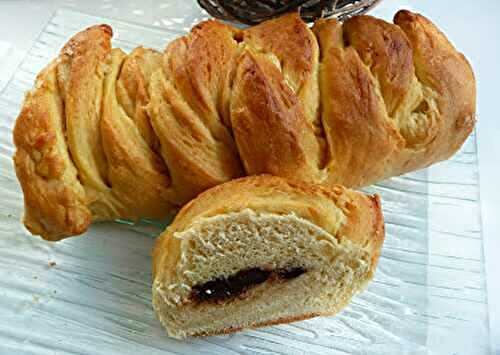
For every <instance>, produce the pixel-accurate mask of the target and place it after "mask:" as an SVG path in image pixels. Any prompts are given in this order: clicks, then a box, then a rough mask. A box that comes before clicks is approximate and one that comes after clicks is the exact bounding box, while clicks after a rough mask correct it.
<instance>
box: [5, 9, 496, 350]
mask: <svg viewBox="0 0 500 355" xmlns="http://www.w3.org/2000/svg"><path fill="white" fill-rule="evenodd" d="M191 20H192V19H188V20H187V22H186V21H184V20H183V19H182V18H178V19H177V20H175V19H172V20H171V22H169V23H170V24H171V25H172V26H174V27H175V23H176V21H177V22H179V24H181V25H182V26H180V27H179V28H180V29H181V31H182V30H183V29H184V27H185V25H186V24H190V23H191ZM163 21H170V20H168V19H165V18H164V19H163ZM183 21H184V22H183ZM103 22H104V23H109V24H110V25H112V26H113V28H114V32H115V38H114V44H115V45H116V46H120V47H122V48H123V49H125V50H130V49H131V48H133V47H135V46H137V45H139V44H143V45H145V46H151V47H154V48H158V49H162V48H164V46H165V45H166V43H167V42H168V41H169V40H171V39H173V38H175V37H176V36H178V35H179V33H180V31H179V32H176V31H175V30H173V29H172V30H165V29H159V28H154V27H145V26H142V25H137V24H131V23H126V22H120V21H115V20H109V19H105V18H99V17H94V16H90V15H85V14H82V13H78V12H75V11H72V10H60V11H58V12H56V13H55V15H54V16H53V17H52V19H51V20H50V22H49V23H48V24H47V26H46V27H45V29H44V31H43V32H42V33H41V34H40V36H39V37H38V39H37V41H36V44H35V45H34V46H33V48H32V49H31V51H30V52H29V54H28V56H27V58H26V59H25V60H24V61H23V62H22V64H21V66H20V67H19V68H18V70H17V72H16V74H15V75H14V77H13V78H12V79H11V81H10V82H9V84H8V85H7V87H6V88H5V90H4V91H3V93H2V94H1V96H0V201H1V203H0V353H1V354H4V353H5V354H19V353H36V354H53V353H79V354H80V353H84V354H113V353H121V354H138V353H145V354H156V353H168V352H170V353H242V352H244V353H253V354H257V353H259V354H261V353H285V354H301V353H317V354H325V353H356V354H366V353H376V354H388V353H397V354H400V353H411V354H424V353H440V354H485V353H488V352H489V333H488V318H487V317H488V306H487V301H486V291H485V289H486V285H485V276H484V266H483V264H484V263H483V250H482V247H483V243H482V236H481V224H480V209H479V196H478V176H477V155H476V144H475V137H474V136H472V137H471V138H470V139H469V140H468V141H467V143H466V144H465V146H464V147H463V149H462V150H461V151H460V153H458V154H456V155H455V156H454V157H453V158H452V159H451V160H449V161H447V162H444V163H440V164H437V165H435V166H433V167H432V168H430V169H427V170H423V171H419V172H415V173H412V174H408V175H405V176H403V177H398V178H393V179H391V180H389V181H386V182H383V183H381V184H379V185H377V186H373V187H370V188H368V189H367V190H368V191H370V192H377V193H379V194H380V195H381V196H382V201H383V209H384V214H385V219H386V230H387V236H386V241H385V245H384V248H383V252H382V257H381V259H380V264H379V268H378V271H377V275H376V277H375V280H374V281H373V282H372V283H371V284H370V286H369V288H368V290H366V291H365V292H364V293H362V294H360V295H358V296H357V297H355V298H354V300H353V302H352V303H351V304H350V306H349V307H347V309H345V310H344V311H343V312H342V313H340V314H339V315H337V316H336V317H331V318H317V319H312V320H307V321H303V322H298V323H294V324H289V325H282V326H275V327H270V328H265V329H261V330H248V331H244V332H241V333H238V334H234V335H230V336H221V337H211V338H204V339H192V340H189V341H186V342H180V341H175V340H172V339H169V338H167V336H166V335H165V334H164V331H163V330H162V328H161V327H160V324H159V322H158V321H157V320H156V318H155V316H154V313H153V310H152V308H151V295H150V282H151V272H150V269H151V267H150V264H151V257H150V251H151V248H152V245H153V243H154V238H152V237H151V236H152V235H157V234H158V233H159V232H160V231H161V228H160V227H159V226H158V225H156V224H155V223H147V222H145V221H144V222H141V224H140V225H135V226H134V225H127V224H117V223H103V224H98V225H94V226H92V228H91V229H90V231H89V232H88V233H86V234H85V235H84V236H82V237H79V238H71V239H68V240H64V241H63V242H60V243H49V242H45V241H42V240H41V239H39V238H33V237H31V236H30V235H29V234H28V233H27V232H26V231H25V230H24V228H23V227H22V225H21V223H20V222H19V221H20V219H21V216H22V212H23V206H22V193H21V190H20V187H19V185H18V183H17V181H16V177H15V173H14V170H13V167H12V161H11V156H12V154H13V152H14V149H13V145H12V139H11V131H12V126H13V123H14V120H15V118H16V115H17V114H18V111H19V108H20V105H21V102H22V98H23V93H24V92H25V91H26V90H27V89H29V88H31V86H32V83H33V79H34V77H35V75H36V73H37V72H38V71H39V70H40V69H41V68H42V67H43V66H44V65H45V64H46V63H48V61H49V60H50V59H51V58H53V57H54V56H55V55H56V53H57V52H58V50H59V48H60V47H61V46H62V45H63V43H64V42H65V41H66V40H67V39H68V37H69V36H71V35H72V34H74V33H75V32H77V31H79V30H80V29H82V28H84V27H86V26H89V25H91V24H95V23H103ZM164 25H167V23H165V24H164Z"/></svg>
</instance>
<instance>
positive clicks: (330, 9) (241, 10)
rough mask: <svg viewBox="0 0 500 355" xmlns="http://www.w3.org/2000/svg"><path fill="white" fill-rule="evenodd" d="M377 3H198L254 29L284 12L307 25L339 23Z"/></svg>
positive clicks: (355, 0) (253, 0) (324, 0)
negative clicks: (326, 21) (324, 19)
mask: <svg viewBox="0 0 500 355" xmlns="http://www.w3.org/2000/svg"><path fill="white" fill-rule="evenodd" d="M379 1H381V0H198V3H199V4H200V5H201V6H202V7H203V8H204V9H205V10H207V11H208V12H209V13H210V14H211V15H212V16H214V17H217V18H219V19H223V20H227V21H234V22H241V23H244V24H247V25H255V24H257V23H259V22H262V21H265V20H268V19H270V18H272V17H276V16H279V15H281V14H283V13H285V12H291V11H296V10H297V9H298V10H299V11H300V15H301V16H302V18H303V19H304V20H305V21H307V22H311V21H314V20H316V19H318V18H320V17H330V16H334V17H336V18H338V19H340V20H342V19H344V18H346V17H349V16H353V15H359V14H362V13H365V12H366V11H368V10H369V9H370V8H372V7H373V6H375V5H376V4H377V3H378V2H379Z"/></svg>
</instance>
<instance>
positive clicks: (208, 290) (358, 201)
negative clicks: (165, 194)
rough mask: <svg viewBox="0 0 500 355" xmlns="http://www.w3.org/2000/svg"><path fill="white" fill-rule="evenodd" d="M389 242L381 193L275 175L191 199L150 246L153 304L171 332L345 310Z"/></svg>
mask: <svg viewBox="0 0 500 355" xmlns="http://www.w3.org/2000/svg"><path fill="white" fill-rule="evenodd" d="M383 240H384V226H383V217H382V213H381V208H380V201H379V199H378V197H377V196H366V195H364V194H362V193H359V192H355V191H351V190H347V189H345V188H343V187H341V186H335V187H333V188H331V189H325V188H322V187H319V186H314V185H309V184H303V183H292V182H288V181H286V180H284V179H282V178H278V177H273V176H270V175H262V176H255V177H247V178H242V179H237V180H233V181H231V182H228V183H225V184H222V185H219V186H217V187H215V188H212V189H210V190H208V191H206V192H204V193H202V194H201V195H199V196H198V197H197V198H196V199H194V200H193V201H191V202H190V203H189V204H187V205H186V206H185V207H184V208H183V209H182V210H181V211H180V213H179V214H178V215H177V217H176V219H175V221H174V222H173V223H172V224H171V225H170V226H169V227H168V228H167V230H166V231H165V233H164V234H163V235H162V236H161V237H160V238H159V239H158V241H157V242H156V245H155V249H154V253H153V290H152V291H153V304H154V308H155V310H156V312H157V314H158V317H159V319H160V320H161V322H162V323H163V325H164V326H165V328H166V330H167V332H168V334H169V335H170V336H172V337H175V338H185V337H187V336H201V335H215V334H223V333H230V332H234V331H237V330H240V329H243V328H247V327H261V326H266V325H271V324H279V323H287V322H291V321H295V320H301V319H306V318H311V317H315V316H319V315H332V314H335V313H337V312H338V311H339V310H341V309H342V308H343V307H344V306H345V305H346V304H347V303H348V302H349V300H350V299H351V297H352V296H353V294H355V293H356V292H357V291H359V290H361V289H363V287H364V286H365V285H366V284H367V282H368V281H369V280H370V279H371V278H372V277H373V274H374V271H375V267H376V265H377V261H378V257H379V254H380V249H381V247H382V243H383Z"/></svg>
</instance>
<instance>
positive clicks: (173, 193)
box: [14, 11, 476, 238]
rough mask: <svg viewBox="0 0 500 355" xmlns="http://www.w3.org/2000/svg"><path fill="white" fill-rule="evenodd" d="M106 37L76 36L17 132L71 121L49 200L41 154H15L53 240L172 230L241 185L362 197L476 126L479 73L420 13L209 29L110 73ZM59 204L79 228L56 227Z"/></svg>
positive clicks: (22, 147)
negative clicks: (166, 222) (118, 225)
mask: <svg viewBox="0 0 500 355" xmlns="http://www.w3.org/2000/svg"><path fill="white" fill-rule="evenodd" d="M111 35H112V31H111V28H110V27H109V26H106V25H100V26H93V27H91V28H89V29H87V30H85V31H82V32H81V33H79V34H77V35H75V36H74V37H73V38H72V39H71V40H70V41H69V42H68V44H67V45H66V46H65V47H64V48H63V50H62V51H61V54H60V56H59V58H58V59H57V60H56V61H55V62H54V64H53V65H52V66H51V69H50V73H51V74H50V75H49V74H47V72H45V74H43V75H42V76H45V77H47V76H49V77H50V76H54V75H55V77H56V79H57V80H55V79H53V80H52V79H50V80H52V81H54V84H53V85H52V86H53V89H51V91H50V92H49V91H46V90H45V89H43V85H42V86H40V87H37V88H35V90H34V92H33V93H32V94H31V95H30V96H29V98H28V99H27V100H26V102H25V104H24V107H23V110H22V112H21V114H20V117H19V121H20V122H18V126H19V127H22V128H16V131H17V133H16V132H14V134H15V135H17V136H20V135H22V133H20V132H24V131H29V130H30V128H29V127H28V125H29V124H33V125H35V126H36V125H38V128H39V129H38V130H35V131H37V132H38V133H37V134H38V135H40V136H43V135H45V136H46V137H51V135H53V134H54V132H55V128H54V126H53V122H60V126H61V127H60V128H57V129H56V131H57V132H59V133H58V134H59V135H58V137H59V138H58V139H57V140H56V141H57V144H55V143H47V144H49V145H50V144H52V145H54V146H57V147H58V149H57V150H53V153H51V154H52V155H50V156H51V157H52V158H50V159H49V158H45V160H44V161H45V163H43V164H42V165H43V166H45V168H43V169H46V167H47V166H52V165H54V166H56V165H57V166H61V167H62V166H64V167H65V168H64V169H63V168H58V169H62V170H64V171H66V172H69V171H72V172H71V174H69V173H68V174H66V175H64V176H65V178H64V179H63V178H59V177H57V178H51V179H52V180H50V181H51V184H50V187H49V186H48V185H47V186H46V185H39V182H37V181H38V180H36V179H34V180H33V182H32V178H31V177H30V176H32V175H36V174H39V173H35V172H34V171H35V170H34V169H36V168H35V167H33V168H30V169H31V170H30V169H29V168H28V164H27V161H29V159H28V158H27V157H28V156H30V157H31V158H30V159H34V158H33V156H35V155H37V154H38V153H37V152H36V149H35V148H34V147H33V146H32V143H29V144H28V143H27V142H23V141H22V139H21V138H19V137H18V138H17V141H16V145H17V146H18V152H17V153H16V158H15V162H16V169H17V171H18V175H19V176H20V178H19V179H20V181H21V184H22V186H23V190H24V191H25V195H28V196H27V197H26V200H27V203H26V206H27V208H26V218H25V220H26V224H27V225H29V228H30V230H32V231H33V232H34V233H40V234H42V235H43V236H45V237H47V238H55V237H54V236H55V235H57V238H61V237H64V236H68V235H71V234H73V233H75V232H77V233H81V232H83V231H84V230H85V228H86V226H87V225H88V223H89V221H88V220H89V219H92V220H103V219H112V218H116V217H128V218H139V217H141V216H146V215H148V216H156V217H161V216H164V215H166V214H168V213H169V212H168V211H170V210H171V209H172V208H173V207H174V206H180V205H182V204H184V203H185V202H187V201H189V200H190V199H192V198H193V197H194V196H196V195H197V194H198V193H200V192H202V191H204V190H206V189H208V188H210V187H213V186H215V185H218V184H221V183H224V182H226V181H228V180H231V179H233V178H235V177H239V176H243V175H251V174H259V173H270V174H274V175H278V176H282V177H285V178H288V179H293V180H299V181H307V182H313V183H317V184H322V185H324V186H334V185H335V184H342V185H345V186H348V187H357V186H364V185H367V184H370V183H374V182H377V181H379V180H381V179H384V178H387V177H390V176H394V175H399V174H402V173H405V172H408V171H411V170H415V169H419V168H423V167H426V166H428V165H430V164H432V163H434V162H437V161H439V160H442V159H446V158H447V157H449V156H450V155H451V154H453V153H454V152H455V151H456V150H458V149H459V148H460V146H461V145H462V143H463V142H464V140H465V139H466V138H467V136H468V135H469V134H470V132H471V131H472V129H473V127H474V122H475V120H474V115H475V95H476V92H475V81H474V75H473V73H472V70H471V68H470V66H469V64H468V63H467V61H466V59H465V58H464V57H463V55H462V54H460V53H459V52H457V51H456V50H455V48H453V46H452V45H451V44H450V43H449V41H448V40H447V39H446V37H445V36H444V35H443V34H442V33H441V32H440V31H439V30H438V29H437V28H436V27H435V26H434V25H433V24H432V23H431V22H430V21H429V20H427V19H425V18H424V17H422V16H420V15H417V14H413V13H411V12H409V11H400V12H398V14H396V16H395V19H394V24H391V23H388V22H385V21H382V20H378V19H375V18H372V17H369V16H359V17H354V18H352V19H349V20H348V21H346V23H344V24H343V25H342V24H340V23H338V22H336V21H335V20H320V21H318V22H317V23H316V24H315V26H314V28H313V31H311V30H310V29H309V28H308V27H307V26H306V25H305V24H304V23H303V22H302V21H301V20H300V18H299V16H298V15H297V14H289V15H285V16H282V17H280V18H278V19H275V20H272V21H268V22H265V23H262V24H260V25H258V26H255V27H251V28H249V29H246V30H239V29H236V28H233V27H231V26H229V25H226V24H222V23H219V22H216V21H206V22H203V23H201V24H199V25H197V26H195V27H194V28H193V30H192V31H191V33H190V34H188V35H187V36H184V37H182V38H179V39H178V40H175V41H174V42H172V43H171V44H170V45H169V46H168V47H167V49H166V50H165V51H164V52H163V53H158V52H155V51H153V50H149V49H144V48H137V49H135V50H134V51H133V52H132V53H131V54H130V55H128V56H127V55H125V54H123V53H122V54H121V59H120V60H119V61H118V63H114V64H113V63H112V53H115V54H114V55H115V56H116V53H117V50H116V49H115V50H114V51H112V49H111V42H110V39H111ZM44 80H45V81H47V80H48V79H44ZM50 80H49V81H50ZM42 81H43V80H42ZM105 88H107V91H105V90H104V89H105ZM47 100H49V101H47ZM48 102H50V103H48ZM56 106H57V107H60V109H55V108H54V107H56ZM28 113H29V114H28ZM28 115H29V116H30V117H38V118H36V119H35V118H30V119H28V118H26V116H28ZM47 115H48V116H50V117H47ZM28 122H31V123H28ZM42 122H51V125H49V124H45V123H43V124H42ZM33 134H34V133H33ZM45 139H48V140H49V141H50V139H49V138H45ZM17 142H19V143H17ZM30 144H31V145H30ZM68 151H69V153H70V154H68ZM61 154H62V155H61ZM64 154H66V155H64ZM56 161H57V162H62V163H57V164H56V163H55V162H56ZM49 162H50V163H49ZM37 164H38V163H37ZM40 164H41V163H40ZM39 169H42V168H39ZM68 169H69V170H68ZM71 169H73V170H71ZM56 170H57V169H56ZM28 171H31V172H28ZM139 185H140V187H139V188H138V186H139ZM37 189H46V190H47V191H42V192H36V193H35V192H30V191H36V190H37ZM55 190H57V191H67V192H66V193H64V194H63V195H65V196H68V197H67V198H66V199H65V201H66V200H67V201H72V202H64V203H63V205H64V204H66V205H68V206H69V205H71V206H79V207H78V208H76V207H75V208H76V210H74V212H71V215H74V216H78V217H74V218H73V217H72V218H70V217H64V218H63V217H62V216H63V213H62V212H57V214H58V215H60V216H59V217H57V218H56V217H55V214H56V212H53V211H52V210H51V209H52V208H54V209H55V210H58V208H59V207H60V206H61V205H62V203H61V202H60V201H59V202H58V196H59V195H56V194H52V193H50V192H49V191H55ZM63 195H60V196H63ZM47 199H48V200H47ZM45 200H47V201H45ZM76 201H78V202H76ZM42 205H44V206H45V207H35V206H42ZM58 206H59V207H58ZM86 209H88V210H90V211H91V212H90V213H91V215H92V216H91V217H89V216H88V213H89V212H88V211H87V212H84V211H85V210H86ZM35 210H36V211H35ZM62 211H66V212H64V213H67V207H65V209H63V210H62ZM72 211H73V210H72ZM75 211H78V212H75ZM85 213H87V215H86V217H84V215H85ZM41 225H44V226H45V227H35V226H41Z"/></svg>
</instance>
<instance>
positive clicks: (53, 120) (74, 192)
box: [14, 62, 91, 240]
mask: <svg viewBox="0 0 500 355" xmlns="http://www.w3.org/2000/svg"><path fill="white" fill-rule="evenodd" d="M58 91H59V90H58V87H57V82H56V63H55V62H53V63H51V64H49V66H48V67H47V68H45V69H44V70H43V71H42V72H41V73H40V74H39V75H38V77H37V80H36V89H35V90H34V91H32V92H29V93H28V94H27V95H26V98H25V102H24V106H23V109H22V111H21V113H20V114H19V116H18V118H17V121H16V125H15V127H14V143H15V145H16V147H17V151H16V154H15V155H14V165H15V168H16V174H17V178H18V179H19V182H20V183H21V187H22V189H23V193H24V206H25V212H24V224H25V225H26V227H27V228H28V230H29V231H30V232H31V233H33V234H39V235H43V236H44V237H45V238H46V239H48V240H59V239H61V238H63V237H64V236H66V235H77V234H80V233H83V232H84V231H85V230H86V228H87V227H88V225H89V224H90V222H91V214H90V211H89V210H88V208H87V206H86V204H85V195H84V191H83V187H82V185H81V184H80V182H79V180H78V178H77V171H76V169H75V167H74V165H73V162H72V161H71V159H70V157H69V154H68V151H67V147H66V143H65V141H64V140H65V139H64V134H65V132H64V122H63V121H64V113H63V104H62V101H61V99H60V97H59V96H58Z"/></svg>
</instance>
